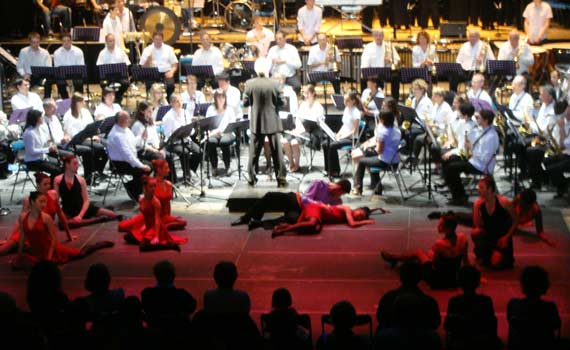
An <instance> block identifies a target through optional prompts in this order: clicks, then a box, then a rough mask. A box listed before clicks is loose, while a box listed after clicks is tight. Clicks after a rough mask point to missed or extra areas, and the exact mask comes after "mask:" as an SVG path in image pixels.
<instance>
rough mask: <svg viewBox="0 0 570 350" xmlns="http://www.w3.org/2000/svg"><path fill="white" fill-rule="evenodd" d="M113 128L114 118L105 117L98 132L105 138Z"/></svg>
mask: <svg viewBox="0 0 570 350" xmlns="http://www.w3.org/2000/svg"><path fill="white" fill-rule="evenodd" d="M113 126H115V116H112V117H107V118H105V119H103V123H102V124H101V126H100V127H99V132H100V133H101V134H103V135H105V137H107V136H109V133H110V132H111V129H113Z"/></svg>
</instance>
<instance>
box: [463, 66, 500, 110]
mask: <svg viewBox="0 0 570 350" xmlns="http://www.w3.org/2000/svg"><path fill="white" fill-rule="evenodd" d="M484 86H485V77H484V76H483V74H481V73H475V74H474V75H473V79H471V88H470V89H469V90H467V98H468V99H469V100H472V99H476V100H483V101H485V102H487V103H488V104H489V106H491V108H493V106H494V103H493V100H492V99H491V96H489V93H488V92H487V91H485V89H484V88H483V87H484Z"/></svg>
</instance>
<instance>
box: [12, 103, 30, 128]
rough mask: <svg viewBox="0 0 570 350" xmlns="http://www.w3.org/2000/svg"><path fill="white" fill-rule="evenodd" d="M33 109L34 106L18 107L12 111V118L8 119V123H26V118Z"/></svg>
mask: <svg viewBox="0 0 570 350" xmlns="http://www.w3.org/2000/svg"><path fill="white" fill-rule="evenodd" d="M31 110H32V107H29V108H22V109H16V110H15V111H12V114H10V119H9V121H8V124H23V123H26V118H27V117H28V112H29V111H31Z"/></svg>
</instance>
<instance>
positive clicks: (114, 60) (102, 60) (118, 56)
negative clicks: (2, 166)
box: [95, 33, 131, 115]
mask: <svg viewBox="0 0 570 350" xmlns="http://www.w3.org/2000/svg"><path fill="white" fill-rule="evenodd" d="M118 63H124V64H126V65H127V66H130V65H131V61H130V60H129V58H128V57H127V54H126V53H125V51H124V50H122V49H121V48H118V47H117V46H116V45H115V36H114V35H113V34H112V33H109V34H107V35H106V36H105V48H103V50H101V52H99V56H98V57H97V63H96V64H97V65H98V66H100V65H103V64H118ZM110 83H119V84H120V86H119V88H118V89H117V93H116V97H117V103H118V104H121V101H122V100H123V94H124V93H125V91H127V89H128V88H129V81H128V80H127V79H123V80H121V81H108V82H107V84H104V82H103V81H102V82H101V88H102V89H104V88H105V87H106V86H108V85H110ZM95 115H97V113H95ZM113 115H114V114H113Z"/></svg>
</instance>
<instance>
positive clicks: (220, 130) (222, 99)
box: [206, 81, 239, 176]
mask: <svg viewBox="0 0 570 350" xmlns="http://www.w3.org/2000/svg"><path fill="white" fill-rule="evenodd" d="M226 84H228V85H229V82H227V81H226ZM232 87H233V86H232ZM238 96H239V95H238ZM215 116H221V117H222V119H221V120H220V123H219V124H218V127H217V128H215V129H213V130H211V131H210V132H209V138H208V147H207V151H208V158H210V162H211V163H212V172H213V174H214V176H217V175H220V174H227V173H228V171H229V170H230V160H231V158H230V156H231V154H230V146H231V144H232V143H233V142H234V141H235V139H236V137H235V135H234V134H233V133H231V132H230V133H227V132H225V130H226V128H227V127H228V125H229V124H230V123H233V122H235V121H236V115H235V110H234V108H232V107H231V106H230V105H229V104H228V98H227V95H226V92H225V91H224V90H223V89H222V88H218V89H216V90H215V91H214V103H213V104H212V105H210V107H208V111H207V112H206V118H208V117H215ZM218 147H220V148H221V149H222V159H223V161H224V170H223V172H220V171H219V169H218V152H217V148H218Z"/></svg>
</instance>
